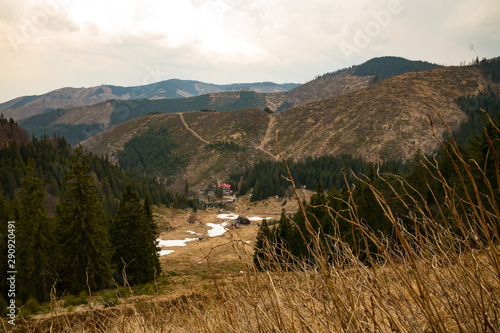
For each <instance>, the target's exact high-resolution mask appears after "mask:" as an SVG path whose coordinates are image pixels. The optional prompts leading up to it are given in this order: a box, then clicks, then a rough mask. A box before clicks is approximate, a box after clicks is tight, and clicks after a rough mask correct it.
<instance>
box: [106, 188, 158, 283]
mask: <svg viewBox="0 0 500 333" xmlns="http://www.w3.org/2000/svg"><path fill="white" fill-rule="evenodd" d="M157 236H158V227H157V225H156V223H155V222H154V219H153V213H152V211H151V205H150V202H149V199H146V201H145V203H144V206H143V205H141V200H140V198H139V195H138V194H137V192H135V191H134V189H133V188H132V186H131V185H130V184H128V185H127V187H126V189H125V193H124V194H123V197H122V200H121V202H120V206H119V208H118V212H117V213H116V219H115V221H114V223H113V225H112V228H111V240H112V243H113V246H114V247H116V251H115V253H114V255H113V263H114V264H115V265H116V266H117V267H123V266H124V265H127V268H126V274H127V276H126V278H127V281H128V283H130V284H137V283H144V282H148V281H151V280H152V279H153V278H154V276H155V270H156V273H160V262H159V259H158V247H157V241H156V238H157ZM122 282H123V281H122Z"/></svg>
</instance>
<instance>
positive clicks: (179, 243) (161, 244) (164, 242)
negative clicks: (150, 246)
mask: <svg viewBox="0 0 500 333" xmlns="http://www.w3.org/2000/svg"><path fill="white" fill-rule="evenodd" d="M157 240H158V246H159V247H171V246H186V243H187V242H191V241H194V240H198V238H185V239H184V240H177V239H176V240H163V239H159V238H158V239H157Z"/></svg>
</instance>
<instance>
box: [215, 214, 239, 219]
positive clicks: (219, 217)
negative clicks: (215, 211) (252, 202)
mask: <svg viewBox="0 0 500 333" xmlns="http://www.w3.org/2000/svg"><path fill="white" fill-rule="evenodd" d="M238 216H239V215H235V214H219V215H217V218H218V219H225V220H236V219H237V218H238Z"/></svg>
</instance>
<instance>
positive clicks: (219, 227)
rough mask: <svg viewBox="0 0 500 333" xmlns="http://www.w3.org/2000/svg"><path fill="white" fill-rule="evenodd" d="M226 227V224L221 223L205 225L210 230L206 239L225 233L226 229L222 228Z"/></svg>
mask: <svg viewBox="0 0 500 333" xmlns="http://www.w3.org/2000/svg"><path fill="white" fill-rule="evenodd" d="M226 225H227V223H226V222H223V223H221V224H215V223H207V226H209V227H210V228H212V229H210V230H208V231H207V235H208V237H217V236H220V235H222V234H224V233H225V232H226V228H224V227H225V226H226Z"/></svg>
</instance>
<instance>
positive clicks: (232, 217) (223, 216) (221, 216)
mask: <svg viewBox="0 0 500 333" xmlns="http://www.w3.org/2000/svg"><path fill="white" fill-rule="evenodd" d="M238 216H239V215H235V214H219V215H217V218H218V219H224V220H236V219H237V218H238ZM248 219H249V220H250V221H262V220H263V219H266V220H271V219H272V217H259V216H252V217H249V218H248Z"/></svg>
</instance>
